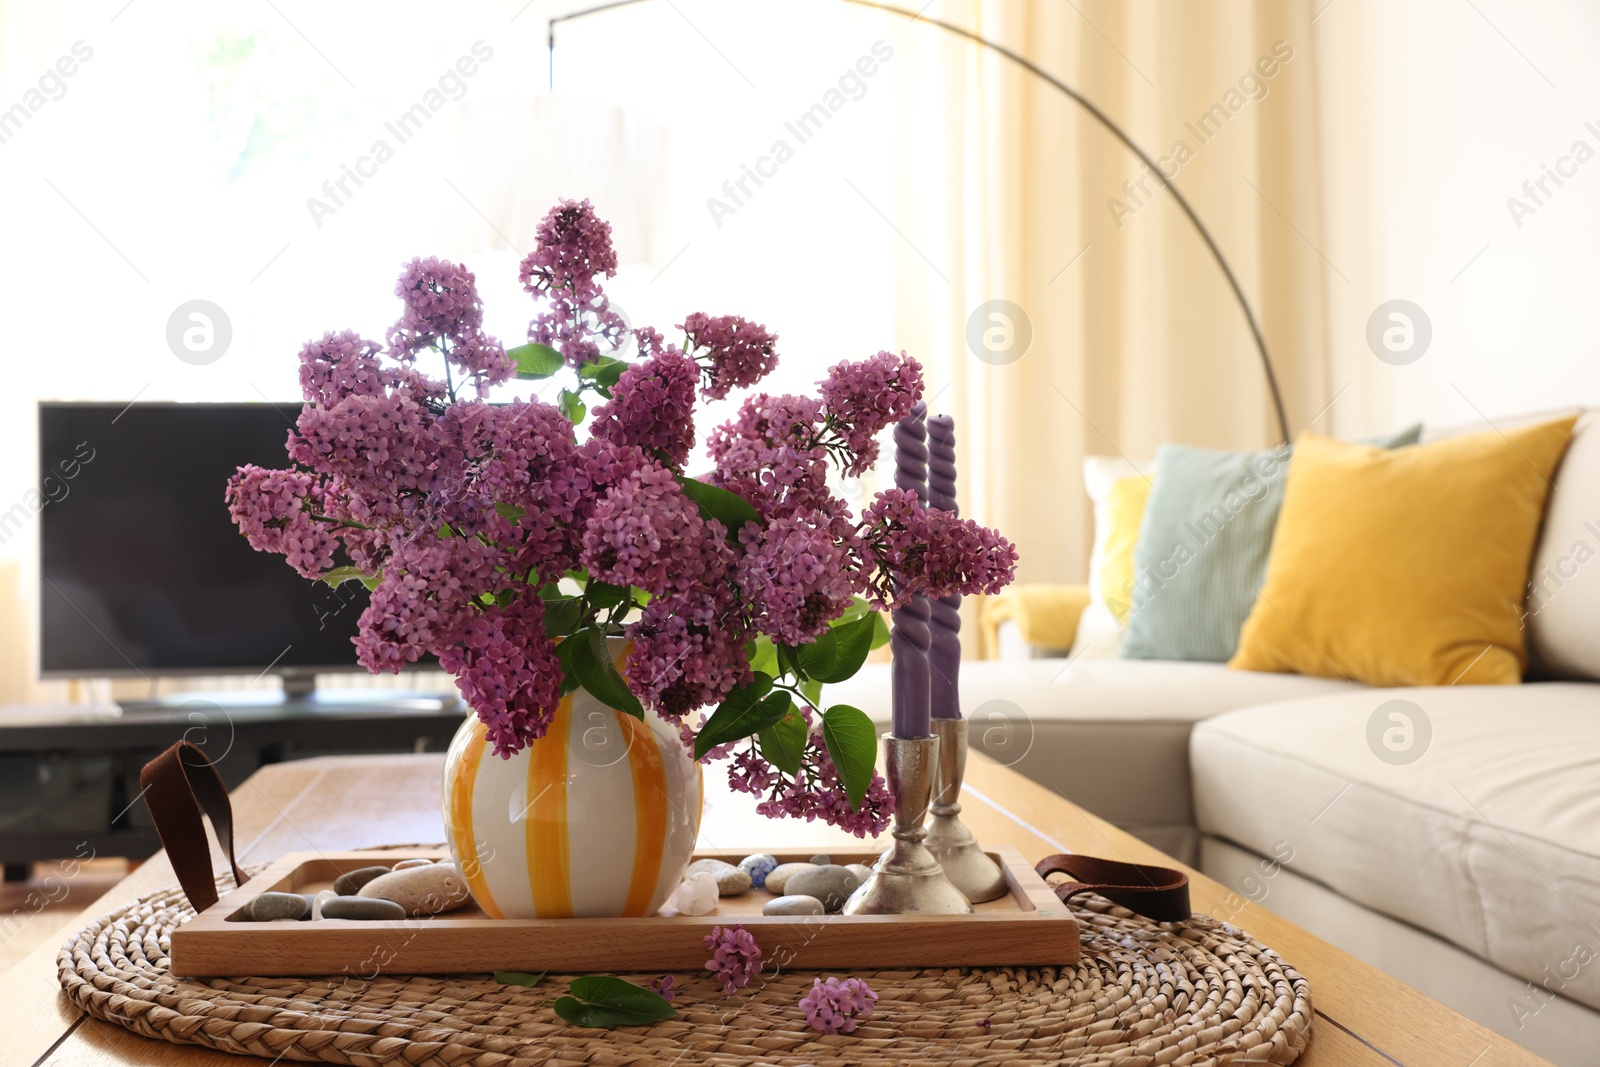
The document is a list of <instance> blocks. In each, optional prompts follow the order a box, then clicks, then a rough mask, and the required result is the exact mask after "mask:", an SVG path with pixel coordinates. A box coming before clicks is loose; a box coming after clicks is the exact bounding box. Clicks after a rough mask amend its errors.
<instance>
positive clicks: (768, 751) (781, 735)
mask: <svg viewBox="0 0 1600 1067" xmlns="http://www.w3.org/2000/svg"><path fill="white" fill-rule="evenodd" d="M806 734H807V731H806V721H805V719H803V718H801V717H800V713H799V712H798V711H795V710H794V709H792V708H791V709H790V710H789V713H788V714H787V715H785V716H784V717H783V718H781V719H779V720H778V721H777V722H775V723H773V724H772V725H771V726H769V727H767V728H766V729H765V730H762V731H761V758H762V759H764V760H766V761H767V762H768V763H770V764H772V765H773V766H774V767H776V768H778V770H780V771H782V772H783V773H784V774H787V775H788V776H789V777H790V778H793V777H794V776H795V775H797V774H799V773H800V761H801V760H802V759H803V758H804V757H805V751H806Z"/></svg>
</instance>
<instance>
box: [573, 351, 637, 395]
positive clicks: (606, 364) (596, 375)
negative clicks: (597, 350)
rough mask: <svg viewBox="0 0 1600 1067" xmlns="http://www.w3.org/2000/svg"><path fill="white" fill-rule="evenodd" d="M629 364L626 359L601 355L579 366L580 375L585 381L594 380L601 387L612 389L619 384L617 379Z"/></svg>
mask: <svg viewBox="0 0 1600 1067" xmlns="http://www.w3.org/2000/svg"><path fill="white" fill-rule="evenodd" d="M629 366H630V364H628V363H627V362H626V361H625V360H620V359H613V358H612V357H610V356H601V357H600V358H599V360H597V361H596V362H594V363H585V364H584V365H583V366H581V367H579V368H578V377H579V378H582V379H583V380H584V381H589V382H594V383H595V385H596V386H598V387H599V388H601V389H610V388H611V387H612V386H613V385H616V384H617V379H619V378H621V377H622V372H623V371H625V370H627V369H628V367H629Z"/></svg>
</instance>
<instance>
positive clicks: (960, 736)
mask: <svg viewBox="0 0 1600 1067" xmlns="http://www.w3.org/2000/svg"><path fill="white" fill-rule="evenodd" d="M933 735H934V736H935V737H937V738H938V739H939V763H938V767H937V770H936V773H935V774H934V779H933V805H932V807H931V811H932V812H933V815H932V817H931V818H930V819H929V820H928V836H927V847H928V851H929V852H930V853H931V854H932V855H933V858H934V859H936V860H938V861H939V866H940V867H942V868H943V869H944V873H945V877H946V878H948V879H949V880H950V883H951V884H952V885H954V886H955V887H956V888H957V889H959V890H960V891H961V895H962V896H964V897H966V898H967V899H968V900H969V901H971V902H972V903H974V904H981V903H983V902H984V901H986V900H998V899H999V898H1000V897H1003V896H1005V895H1006V891H1007V889H1008V888H1009V887H1008V886H1007V885H1006V876H1005V872H1003V871H1002V870H1001V869H1000V865H999V864H998V863H996V862H995V861H994V860H992V859H990V858H989V855H988V853H986V852H984V851H983V849H982V847H981V846H979V844H978V839H977V838H975V837H973V836H972V831H971V830H968V829H967V828H966V826H965V825H964V824H963V823H962V822H961V782H962V780H963V779H964V778H966V775H967V720H965V719H935V720H933Z"/></svg>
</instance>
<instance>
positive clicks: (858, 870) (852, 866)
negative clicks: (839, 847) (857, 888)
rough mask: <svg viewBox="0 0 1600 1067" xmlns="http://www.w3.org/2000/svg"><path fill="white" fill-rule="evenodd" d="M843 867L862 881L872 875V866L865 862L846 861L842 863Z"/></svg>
mask: <svg viewBox="0 0 1600 1067" xmlns="http://www.w3.org/2000/svg"><path fill="white" fill-rule="evenodd" d="M844 869H845V870H847V871H849V872H850V873H851V874H853V875H855V876H856V877H857V878H859V879H860V880H861V881H863V882H865V881H866V880H867V879H868V878H871V877H872V868H871V867H868V866H867V865H866V864H865V863H847V864H845V865H844Z"/></svg>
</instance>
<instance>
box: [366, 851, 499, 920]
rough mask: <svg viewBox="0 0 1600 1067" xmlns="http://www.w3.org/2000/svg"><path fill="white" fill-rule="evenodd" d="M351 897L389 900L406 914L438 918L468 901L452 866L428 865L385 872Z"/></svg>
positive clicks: (463, 881) (459, 877)
mask: <svg viewBox="0 0 1600 1067" xmlns="http://www.w3.org/2000/svg"><path fill="white" fill-rule="evenodd" d="M349 895H350V894H346V893H341V894H340V896H349ZM355 895H357V896H363V897H378V898H380V899H382V900H392V901H394V902H395V903H396V904H398V905H400V906H401V907H402V908H404V909H405V910H406V914H407V915H438V914H439V913H440V912H445V911H454V910H455V909H456V908H459V907H461V906H462V905H464V904H466V903H467V902H468V901H469V900H471V899H472V894H471V893H470V892H468V891H467V880H466V879H465V878H463V877H461V871H460V870H458V869H457V868H456V865H455V864H453V863H430V864H428V865H427V866H426V867H408V868H406V869H405V870H403V871H389V872H388V873H387V874H383V875H380V876H379V877H377V878H374V879H373V880H372V881H370V882H368V883H367V884H366V885H364V886H362V887H361V891H360V892H359V893H357V894H355Z"/></svg>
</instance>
